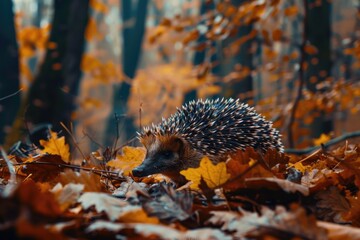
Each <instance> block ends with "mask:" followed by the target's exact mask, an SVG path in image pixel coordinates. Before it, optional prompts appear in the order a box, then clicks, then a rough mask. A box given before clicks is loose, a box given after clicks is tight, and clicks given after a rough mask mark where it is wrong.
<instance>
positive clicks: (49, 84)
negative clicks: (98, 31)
mask: <svg viewBox="0 0 360 240" xmlns="http://www.w3.org/2000/svg"><path fill="white" fill-rule="evenodd" d="M54 10H55V12H54V19H53V23H52V29H51V33H50V38H49V41H48V46H47V47H48V48H47V53H46V56H45V60H44V63H43V64H42V66H41V67H40V71H39V74H38V75H37V76H36V77H35V79H34V82H33V84H32V86H31V88H30V90H29V95H28V99H27V101H28V104H29V105H28V109H27V113H26V118H27V119H26V120H28V121H29V122H30V123H32V124H34V125H38V124H52V125H53V127H54V129H55V130H59V129H61V127H60V122H63V123H64V124H65V125H67V126H68V125H69V123H70V121H71V114H72V112H73V110H74V109H75V98H76V96H77V92H78V88H79V84H80V78H81V70H80V63H81V59H82V55H83V51H84V45H85V40H84V33H85V29H86V25H87V22H88V16H89V14H88V13H89V1H88V0H77V1H72V0H55V2H54Z"/></svg>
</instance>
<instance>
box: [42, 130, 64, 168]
mask: <svg viewBox="0 0 360 240" xmlns="http://www.w3.org/2000/svg"><path fill="white" fill-rule="evenodd" d="M50 134H51V135H50V138H49V139H48V140H40V145H41V146H43V147H44V149H42V150H41V152H42V153H48V154H55V155H59V156H61V158H62V160H64V162H66V163H69V161H70V150H69V145H68V144H66V143H65V137H64V136H62V137H58V135H57V133H56V132H53V131H50Z"/></svg>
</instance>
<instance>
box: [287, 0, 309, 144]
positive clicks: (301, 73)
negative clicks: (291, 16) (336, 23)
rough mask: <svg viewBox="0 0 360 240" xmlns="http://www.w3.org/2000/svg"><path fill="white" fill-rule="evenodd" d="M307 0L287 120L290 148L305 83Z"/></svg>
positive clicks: (305, 0) (305, 1) (292, 142)
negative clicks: (294, 92) (296, 82)
mask: <svg viewBox="0 0 360 240" xmlns="http://www.w3.org/2000/svg"><path fill="white" fill-rule="evenodd" d="M308 7H309V6H308V1H307V0H304V20H303V21H304V25H303V26H304V29H303V41H302V43H301V48H300V51H301V59H300V69H299V80H300V81H299V87H298V90H297V95H296V98H295V100H294V104H293V106H292V109H291V113H290V120H289V122H288V143H289V146H290V148H293V147H294V136H293V130H292V129H293V125H294V121H295V113H296V110H297V107H298V105H299V102H300V99H301V97H302V90H303V86H304V83H305V74H304V63H305V60H306V59H305V58H306V57H305V56H306V51H305V46H306V42H307V33H308Z"/></svg>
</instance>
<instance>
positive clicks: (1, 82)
mask: <svg viewBox="0 0 360 240" xmlns="http://www.w3.org/2000/svg"><path fill="white" fill-rule="evenodd" d="M0 46H1V51H0V99H2V100H0V145H1V144H2V143H3V141H4V139H5V136H6V134H7V132H8V130H9V129H10V126H11V125H12V122H13V121H14V119H15V116H16V112H17V110H18V107H19V104H20V96H19V94H17V95H14V96H11V97H7V96H9V95H11V94H13V93H15V92H16V91H18V90H19V57H18V46H17V42H16V35H15V25H14V13H13V3H12V0H1V1H0ZM5 97H7V98H5Z"/></svg>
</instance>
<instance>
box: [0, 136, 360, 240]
mask: <svg viewBox="0 0 360 240" xmlns="http://www.w3.org/2000/svg"><path fill="white" fill-rule="evenodd" d="M319 141H320V140H319ZM41 146H42V149H38V150H34V151H33V152H31V153H28V157H25V158H24V157H19V156H16V155H9V156H8V155H6V154H5V153H4V152H3V158H2V159H1V165H0V167H1V174H2V178H1V189H2V190H1V191H2V193H3V194H2V195H3V196H2V197H1V199H0V202H1V206H2V208H1V209H2V210H1V212H0V216H1V218H0V219H1V222H0V224H1V226H2V228H1V230H0V231H1V235H2V236H8V237H10V238H11V237H13V238H32V239H48V238H55V239H66V238H91V239H92V238H94V239H96V238H104V237H106V238H110V239H115V238H117V237H120V236H124V237H125V236H126V238H130V239H136V238H149V237H151V238H155V239H158V238H166V239H182V238H195V239H209V238H211V239H227V238H229V239H230V238H250V239H259V238H260V239H264V238H269V237H270V238H272V239H293V238H301V239H327V238H330V239H339V238H342V239H356V238H357V237H359V236H360V231H359V230H358V227H359V226H360V218H359V216H360V205H359V200H358V199H359V197H360V191H359V189H360V178H359V177H360V175H359V174H360V146H359V145H356V144H346V145H344V146H341V147H339V148H337V149H334V150H331V151H329V150H327V149H326V148H324V147H323V148H319V149H318V150H317V151H315V152H314V153H312V154H310V155H308V156H303V157H299V156H295V155H287V154H283V153H279V152H276V151H275V150H271V149H270V150H268V151H267V152H266V154H260V153H259V152H257V151H255V150H253V149H252V148H248V149H246V150H245V151H238V152H236V153H234V154H231V155H229V157H228V160H227V161H226V162H222V163H219V164H216V165H214V164H213V163H212V162H211V161H210V160H209V159H208V158H207V157H204V158H203V159H202V161H201V163H200V166H199V167H198V168H190V169H187V170H184V171H181V174H182V175H183V176H185V177H186V179H187V180H189V183H188V184H186V185H184V186H177V187H180V188H177V187H176V186H175V185H174V184H172V183H171V179H167V178H165V177H164V176H162V175H154V176H149V177H146V178H141V179H139V178H133V177H132V175H131V171H132V169H133V168H134V167H136V166H137V165H139V164H140V163H141V161H142V160H143V159H144V157H145V150H144V149H143V148H140V147H129V146H125V147H123V148H122V149H121V151H120V152H117V151H114V150H111V149H105V150H103V151H99V152H94V153H92V154H90V155H88V157H87V158H86V159H84V161H83V162H82V163H81V165H79V164H74V160H71V156H70V153H69V146H68V145H67V143H65V141H64V137H59V136H57V134H56V133H55V132H50V136H49V138H48V139H47V140H46V139H45V140H41ZM345 225H346V226H345Z"/></svg>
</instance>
